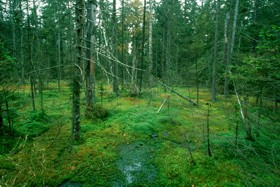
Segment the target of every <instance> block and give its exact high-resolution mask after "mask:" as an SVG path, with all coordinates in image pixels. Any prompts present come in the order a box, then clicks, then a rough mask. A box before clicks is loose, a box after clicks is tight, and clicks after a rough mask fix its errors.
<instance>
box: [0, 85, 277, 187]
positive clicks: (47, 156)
mask: <svg viewBox="0 0 280 187" xmlns="http://www.w3.org/2000/svg"><path fill="white" fill-rule="evenodd" d="M175 89H176V90H177V91H178V92H180V93H182V94H183V95H186V96H188V97H190V98H192V99H193V100H195V98H196V95H195V94H196V93H195V91H194V90H193V89H190V88H175ZM200 92H201V94H200V104H199V106H198V107H195V106H193V105H192V104H189V103H188V102H187V101H185V100H182V99H181V98H180V97H178V96H176V95H174V94H171V93H169V92H164V89H162V88H161V87H158V88H153V89H149V90H144V93H143V94H142V95H141V97H129V94H128V93H126V92H125V91H122V92H121V97H115V96H114V95H113V94H111V93H110V87H105V92H104V93H105V94H104V95H103V101H102V103H101V101H100V97H99V96H98V97H97V99H98V105H99V106H101V105H102V108H103V109H106V110H107V111H108V116H107V117H106V118H104V119H95V120H91V119H88V118H85V117H83V116H84V110H83V109H84V108H85V105H84V102H82V106H81V108H82V120H81V140H80V141H78V142H73V141H72V140H71V138H70V135H71V104H72V100H71V90H70V88H69V87H68V86H67V84H64V85H63V87H62V90H61V91H60V92H58V90H57V89H56V85H55V84H51V83H50V84H49V86H48V87H46V89H45V91H44V105H43V108H44V110H43V111H40V107H39V103H40V99H39V98H40V97H39V96H37V100H36V103H38V109H37V111H36V112H31V111H32V108H31V103H29V102H30V99H29V95H28V87H26V88H25V87H22V88H21V89H20V91H19V93H17V94H18V95H19V97H18V98H17V99H16V100H15V101H12V102H11V103H10V104H11V108H14V109H15V110H16V112H17V117H16V118H15V119H14V129H15V131H16V133H15V134H14V136H13V138H10V137H9V136H6V137H5V136H4V137H2V138H1V141H3V143H1V155H0V175H1V178H0V185H2V186H59V185H61V184H69V185H70V184H73V186H75V185H76V186H81V185H82V186H126V185H127V181H126V179H125V178H126V176H125V174H124V173H123V171H122V169H121V168H122V167H121V165H122V164H126V163H127V161H126V159H131V160H133V159H132V158H133V154H136V153H137V154H138V153H139V154H140V153H141V154H142V155H147V156H149V155H150V156H151V157H149V159H147V158H148V157H147V158H146V156H142V157H141V158H139V159H138V160H141V162H147V163H144V164H146V168H149V169H147V170H151V171H149V172H151V173H153V172H154V173H153V176H152V180H150V179H148V178H149V175H147V174H145V172H143V175H142V177H143V178H142V180H141V173H140V174H139V172H138V173H137V175H135V176H139V178H138V179H137V182H132V183H130V184H129V185H130V186H192V185H194V186H245V185H249V186H250V185H254V186H266V185H267V186H271V185H272V186H273V185H275V184H279V182H280V181H279V175H280V174H279V161H280V156H279V155H280V146H279V138H273V136H277V134H276V135H275V134H270V133H271V132H272V131H274V133H275V132H279V127H278V126H279V124H278V126H276V125H277V124H271V121H270V120H269V119H268V118H265V117H263V118H262V121H261V123H262V124H263V127H262V131H261V132H260V137H258V138H257V141H254V142H251V141H248V140H246V139H245V131H244V127H243V125H242V124H241V120H240V116H239V113H238V112H239V111H236V110H235V107H234V105H236V100H235V98H234V97H232V98H229V99H228V100H227V101H225V100H223V99H222V97H219V99H218V101H217V102H215V103H211V102H210V100H209V99H210V94H209V92H208V90H207V89H203V90H201V91H200ZM82 95H83V94H82ZM167 96H169V100H168V101H167V102H166V103H165V105H164V106H163V108H162V110H161V111H160V112H159V113H157V111H158V109H159V107H160V105H161V104H162V102H163V100H164V99H165V98H166V97H167ZM83 97H84V96H83ZM83 97H82V101H84V98H83ZM206 103H211V107H210V142H211V150H212V153H213V156H212V157H209V156H208V155H207V144H206V143H207V142H206V118H207V111H208V107H209V105H206ZM251 110H252V114H255V113H254V112H257V110H256V109H255V108H254V107H253V104H252V106H251ZM275 116H277V115H275ZM275 116H272V117H275ZM237 123H239V124H240V127H239V136H238V144H237V145H236V144H235V127H236V124H237ZM271 128H274V129H273V130H271ZM255 130H256V128H254V131H253V132H255ZM266 133H268V134H266ZM5 142H6V143H5ZM139 142H141V145H143V147H144V148H141V149H139V150H138V151H135V153H133V151H131V150H133V148H132V147H131V146H134V145H136V144H138V143H139ZM8 144H9V146H7V145H8ZM126 150H127V154H130V155H126V154H125V151H126ZM190 150H191V152H192V155H193V160H192V159H191V157H190ZM141 154H140V155H141ZM125 155H126V156H125ZM121 159H124V160H125V161H123V162H122V161H121ZM193 161H194V162H195V164H194V162H193ZM149 164H150V165H149ZM144 169H145V168H144ZM69 181H70V182H69ZM64 186H65V185H64ZM66 186H67V185H66Z"/></svg>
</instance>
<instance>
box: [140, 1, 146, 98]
mask: <svg viewBox="0 0 280 187" xmlns="http://www.w3.org/2000/svg"><path fill="white" fill-rule="evenodd" d="M145 27H146V0H144V13H143V27H142V55H141V71H140V84H139V93H140V94H141V91H142V84H143V69H144V54H145V50H144V47H145Z"/></svg>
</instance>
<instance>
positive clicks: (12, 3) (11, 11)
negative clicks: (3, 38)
mask: <svg viewBox="0 0 280 187" xmlns="http://www.w3.org/2000/svg"><path fill="white" fill-rule="evenodd" d="M14 4H15V2H14V1H12V0H10V1H9V6H10V7H9V9H10V19H11V23H12V25H11V26H12V42H13V49H12V51H13V57H15V55H16V27H15V17H14Z"/></svg>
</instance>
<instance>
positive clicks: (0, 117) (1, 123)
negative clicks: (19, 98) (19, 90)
mask: <svg viewBox="0 0 280 187" xmlns="http://www.w3.org/2000/svg"><path fill="white" fill-rule="evenodd" d="M3 127H4V120H3V110H2V103H0V130H1V129H2V128H3Z"/></svg>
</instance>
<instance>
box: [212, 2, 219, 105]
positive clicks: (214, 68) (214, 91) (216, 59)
mask: <svg viewBox="0 0 280 187" xmlns="http://www.w3.org/2000/svg"><path fill="white" fill-rule="evenodd" d="M219 12H220V0H216V24H215V41H214V61H213V73H212V101H216V76H217V75H216V74H217V70H216V64H217V61H218V37H219V16H220V15H219Z"/></svg>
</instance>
